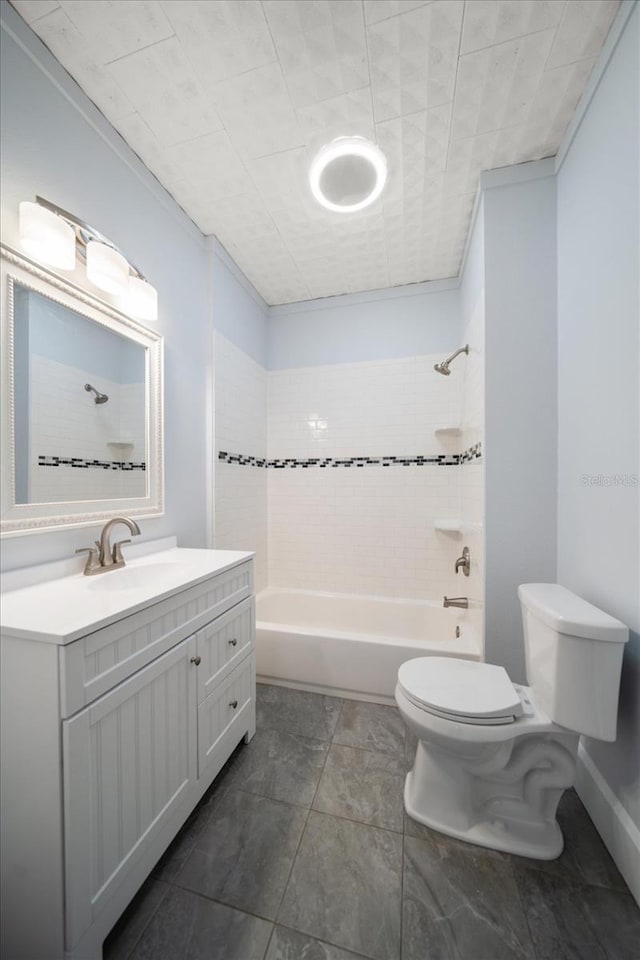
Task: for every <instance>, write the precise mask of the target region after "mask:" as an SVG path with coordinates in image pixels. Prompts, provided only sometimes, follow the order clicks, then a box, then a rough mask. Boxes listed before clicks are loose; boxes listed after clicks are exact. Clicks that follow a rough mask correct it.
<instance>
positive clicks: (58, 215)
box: [19, 197, 158, 320]
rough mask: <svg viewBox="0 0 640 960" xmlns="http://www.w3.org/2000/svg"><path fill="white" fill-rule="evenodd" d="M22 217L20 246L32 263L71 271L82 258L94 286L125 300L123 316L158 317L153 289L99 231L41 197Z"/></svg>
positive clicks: (22, 207) (27, 206)
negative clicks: (127, 314)
mask: <svg viewBox="0 0 640 960" xmlns="http://www.w3.org/2000/svg"><path fill="white" fill-rule="evenodd" d="M19 214H20V244H21V246H22V247H24V249H25V250H26V251H27V253H28V254H29V255H30V256H31V257H32V258H33V259H34V260H37V261H39V262H40V263H44V264H47V265H48V266H51V267H57V268H58V269H59V270H73V269H74V268H75V266H76V259H78V260H80V261H82V262H84V263H85V264H86V268H87V278H88V280H89V281H90V282H91V283H92V284H94V286H96V287H99V288H100V290H106V291H107V293H110V294H112V295H114V296H118V297H122V298H124V303H123V308H124V310H125V312H127V313H130V314H131V316H134V317H137V318H138V319H139V320H157V319H158V294H157V292H156V290H155V288H154V287H152V286H151V284H150V283H148V282H147V281H146V279H145V278H144V277H143V275H142V274H141V273H140V271H139V270H138V268H137V267H134V266H133V264H132V263H129V261H128V260H127V258H126V257H125V256H124V254H122V253H121V252H120V251H119V250H118V248H117V247H116V246H115V244H113V243H111V241H110V240H108V239H107V237H105V236H103V234H101V233H100V232H99V231H98V230H96V229H94V228H93V227H90V226H89V225H88V224H87V223H85V222H84V221H83V220H80V219H79V218H78V217H76V216H74V214H72V213H68V212H67V211H66V210H63V209H62V208H61V207H57V206H56V205H55V203H50V202H49V200H45V199H43V197H36V199H35V203H32V202H31V201H30V200H24V201H23V202H22V203H21V204H20V207H19Z"/></svg>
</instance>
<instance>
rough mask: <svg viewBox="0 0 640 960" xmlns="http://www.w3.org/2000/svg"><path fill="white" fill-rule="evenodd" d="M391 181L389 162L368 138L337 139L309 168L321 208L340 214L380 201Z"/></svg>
mask: <svg viewBox="0 0 640 960" xmlns="http://www.w3.org/2000/svg"><path fill="white" fill-rule="evenodd" d="M386 179H387V159H386V157H385V155H384V153H383V152H382V150H381V149H380V148H379V147H378V146H376V144H375V143H372V142H371V141H370V140H366V139H365V138H364V137H337V139H335V140H332V141H331V143H327V144H325V146H324V147H322V149H321V150H319V151H318V153H317V154H316V155H315V157H314V159H313V161H312V163H311V166H310V167H309V185H310V187H311V192H312V193H313V196H314V197H315V198H316V200H317V201H318V203H319V204H321V205H322V206H323V207H326V208H327V210H334V211H335V212H336V213H355V212H356V211H357V210H363V209H364V208H365V207H368V206H369V205H370V204H372V203H373V201H374V200H376V199H377V198H378V197H379V196H380V194H381V193H382V191H383V189H384V185H385V182H386Z"/></svg>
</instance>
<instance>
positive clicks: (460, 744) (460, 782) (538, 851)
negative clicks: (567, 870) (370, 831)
mask: <svg viewBox="0 0 640 960" xmlns="http://www.w3.org/2000/svg"><path fill="white" fill-rule="evenodd" d="M577 744H578V738H577V737H576V736H574V735H572V734H563V733H546V734H544V735H538V736H536V735H533V736H531V735H530V736H526V737H521V738H517V739H514V740H511V741H503V742H502V743H497V744H496V743H493V744H491V743H490V744H484V745H481V746H478V745H475V746H471V745H469V744H467V743H466V742H465V741H459V740H458V741H455V742H454V741H450V742H449V744H448V747H449V748H450V749H442V747H440V746H436V745H435V744H434V743H429V742H427V741H425V740H419V741H418V746H417V750H416V758H415V762H414V765H413V769H412V770H411V772H410V773H408V774H407V778H406V781H405V787H404V805H405V809H406V811H407V814H408V815H409V816H410V817H411V818H412V819H413V820H416V821H417V822H418V823H423V824H425V826H427V827H431V828H432V829H433V830H437V831H439V832H440V833H444V834H446V835H447V836H450V837H456V839H458V840H464V841H466V842H467V843H475V844H477V845H478V846H482V847H489V848H491V849H492V850H501V851H504V852H505V853H513V854H517V855H518V856H521V857H531V858H533V859H536V860H554V859H555V858H556V857H558V856H560V854H561V853H562V849H563V846H564V840H563V837H562V831H561V830H560V827H559V825H558V822H557V820H556V810H557V807H558V802H559V800H560V797H561V796H562V794H563V793H564V791H565V789H566V788H567V787H569V786H570V785H571V784H572V783H573V778H574V772H575V753H576V749H577Z"/></svg>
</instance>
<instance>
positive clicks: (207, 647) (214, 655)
mask: <svg viewBox="0 0 640 960" xmlns="http://www.w3.org/2000/svg"><path fill="white" fill-rule="evenodd" d="M254 610H255V606H254V600H253V597H251V598H250V599H249V600H244V601H243V602H242V603H239V604H238V605H237V606H236V607H233V609H232V610H228V611H227V613H225V614H223V616H221V617H218V618H217V620H214V621H213V622H212V623H208V624H207V625H206V627H203V628H202V630H199V631H198V633H197V634H196V648H197V651H198V656H199V657H200V658H201V663H200V665H199V666H198V703H202V701H203V700H205V699H206V698H207V697H208V696H209V694H210V693H211V692H212V691H213V689H214V687H216V686H217V685H218V684H219V683H221V682H222V681H223V680H224V678H225V677H226V676H227V675H228V674H229V673H231V671H232V670H233V669H234V668H235V667H236V666H237V664H239V663H240V661H241V660H244V658H245V657H246V655H247V654H248V653H249V650H250V649H251V645H252V644H253V642H254V635H255V614H254Z"/></svg>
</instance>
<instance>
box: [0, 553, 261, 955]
mask: <svg viewBox="0 0 640 960" xmlns="http://www.w3.org/2000/svg"><path fill="white" fill-rule="evenodd" d="M158 546H159V547H164V549H158ZM145 547H146V548H147V549H148V545H145V544H141V545H140V548H138V553H140V552H142V551H143V550H144V549H145ZM155 551H156V552H153V553H149V554H147V555H142V556H141V555H138V556H137V557H134V558H133V559H129V557H131V556H133V554H134V553H135V552H136V551H134V550H133V548H130V552H129V553H128V555H127V565H126V567H124V568H122V569H119V570H113V571H110V572H108V573H106V574H105V575H104V576H98V577H84V576H83V575H82V572H81V562H80V561H78V560H76V561H75V562H74V568H75V570H76V571H77V572H74V573H68V572H65V575H61V574H60V565H59V564H58V565H53V566H52V569H51V571H50V572H49V578H48V579H43V578H45V577H47V570H46V568H39V572H36V573H30V572H29V571H25V575H26V576H27V577H28V578H30V581H31V582H30V585H24V584H25V583H29V580H28V579H27V580H24V578H23V579H22V580H20V579H19V577H20V576H22V575H21V574H18V575H15V574H14V575H11V576H12V577H16V576H17V577H18V578H17V579H15V580H14V582H13V583H10V584H9V585H10V586H11V587H16V586H19V587H20V589H11V590H9V592H6V593H4V594H3V596H2V612H1V623H2V642H1V651H2V867H3V877H2V896H3V901H2V917H3V933H2V936H3V941H2V957H3V958H4V960H99V958H100V957H101V956H102V941H103V939H104V937H105V936H106V934H107V933H108V932H109V930H110V929H111V927H112V926H113V924H114V923H115V921H116V920H117V918H118V917H119V915H120V914H121V913H122V911H123V910H124V908H125V907H126V906H127V904H128V903H129V901H130V900H131V898H132V897H133V895H134V894H135V892H136V890H137V889H138V887H139V886H140V884H141V883H142V882H143V881H144V879H145V877H147V875H148V874H149V872H150V871H151V869H152V868H153V866H154V865H155V863H156V862H157V860H158V858H159V857H160V856H161V854H162V853H163V851H164V850H165V849H166V847H167V846H168V844H169V842H170V841H171V839H172V838H173V837H174V836H175V834H176V833H177V831H178V830H179V828H180V827H181V825H182V824H183V823H184V821H185V820H186V818H187V817H188V815H189V813H190V811H191V810H192V809H193V807H194V806H195V805H196V804H197V802H198V800H199V799H200V798H201V797H202V795H203V794H204V792H205V791H206V790H207V788H208V787H209V786H210V784H211V782H212V781H213V779H214V778H215V776H216V774H217V773H218V772H219V770H220V768H221V767H222V766H223V764H224V763H225V761H226V760H227V759H228V757H229V756H230V754H231V753H232V752H233V750H234V748H235V747H236V745H237V744H238V743H239V741H240V740H241V739H242V738H243V737H244V738H245V740H249V739H250V738H251V737H252V736H253V734H254V731H255V652H254V631H255V616H254V599H253V586H252V580H253V577H252V554H250V553H240V552H234V551H226V550H190V549H179V548H177V547H176V546H175V541H171V540H169V541H164V542H157V545H156V547H155ZM36 569H37V568H36ZM52 575H53V576H54V577H55V578H54V579H51V576H52ZM36 580H40V582H35V581H36Z"/></svg>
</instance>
